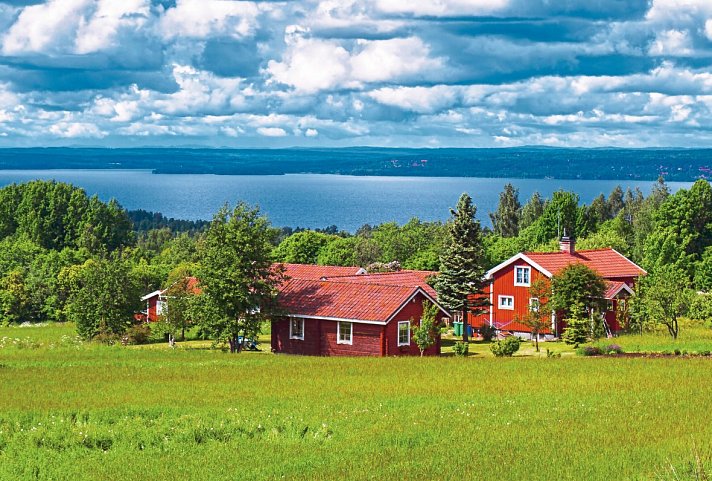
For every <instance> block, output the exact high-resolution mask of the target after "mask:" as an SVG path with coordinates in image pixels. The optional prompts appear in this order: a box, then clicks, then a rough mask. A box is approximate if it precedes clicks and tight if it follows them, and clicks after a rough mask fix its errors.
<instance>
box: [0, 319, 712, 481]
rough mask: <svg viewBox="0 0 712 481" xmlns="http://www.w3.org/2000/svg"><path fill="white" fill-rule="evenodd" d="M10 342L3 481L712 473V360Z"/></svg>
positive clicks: (60, 330) (6, 334)
mask: <svg viewBox="0 0 712 481" xmlns="http://www.w3.org/2000/svg"><path fill="white" fill-rule="evenodd" d="M632 338H633V336H631V337H630V339H632ZM0 339H4V340H3V341H2V342H1V343H0V346H2V347H0V480H8V481H9V480H26V479H27V480H30V479H33V480H34V479H36V480H50V479H51V480H96V479H101V480H134V479H135V480H139V479H140V480H144V479H145V480H159V479H161V480H162V479H181V480H218V479H220V480H223V479H230V480H239V479H304V480H307V479H308V480H312V479H316V480H334V479H349V480H366V479H386V478H398V479H414V480H415V479H423V480H425V479H428V480H429V479H448V480H449V479H453V480H462V479H475V480H476V479H482V480H509V479H512V480H515V479H516V480H525V479H526V480H544V479H547V480H549V479H556V480H565V479H586V480H599V479H600V480H604V479H606V480H609V479H621V480H657V479H695V478H694V474H693V473H692V472H691V470H690V466H691V463H693V462H694V460H695V456H696V454H697V453H699V454H700V455H701V456H702V457H703V458H704V459H708V458H707V456H708V455H709V454H710V453H711V452H712V444H711V440H712V423H710V422H709V413H710V412H712V389H710V386H712V359H710V358H685V357H677V358H658V359H645V358H614V357H610V356H609V357H602V358H585V357H578V356H574V355H562V357H560V358H546V357H533V356H519V357H515V358H511V359H495V358H492V357H490V356H487V355H486V351H485V349H484V348H481V347H480V346H479V345H478V346H476V347H475V348H474V349H473V351H474V353H473V355H472V356H471V357H469V358H456V357H449V356H445V357H441V358H384V359H375V358H373V359H363V358H361V359H359V358H308V357H297V356H284V355H280V356H278V355H272V354H270V353H268V352H264V351H263V352H257V353H252V352H245V353H242V354H238V355H230V354H227V353H224V352H222V351H220V350H214V349H207V348H206V347H207V346H206V344H205V343H200V342H190V343H186V344H184V345H182V347H179V348H178V349H175V350H170V349H167V348H165V347H164V346H163V345H152V346H148V347H120V346H112V347H107V346H100V345H89V344H86V343H81V342H79V341H77V340H76V339H75V338H74V332H73V327H72V326H71V325H66V326H62V325H49V326H45V327H26V328H19V327H14V328H0ZM16 339H19V341H15V340H16ZM641 339H642V340H641ZM646 339H647V340H646ZM655 339H657V338H655V335H650V336H647V337H646V336H642V337H640V336H639V339H637V340H636V342H638V343H641V342H644V343H647V344H646V345H650V346H652V345H653V344H654V343H655V342H662V341H661V340H655ZM628 340H629V339H628V338H625V339H624V338H619V339H618V340H617V342H618V343H619V344H623V343H625V342H628ZM630 342H633V341H630ZM680 342H682V343H684V342H694V343H700V342H702V343H706V342H708V340H703V341H700V340H699V339H696V340H691V339H690V340H687V341H686V340H685V339H682V340H681V341H680ZM709 342H710V343H712V340H710V341H709ZM557 346H561V345H560V344H557ZM543 347H544V348H546V344H544V345H543ZM668 348H669V347H668ZM527 349H528V347H527ZM562 349H563V348H562ZM525 353H526V351H525V350H523V351H522V354H525ZM565 353H566V352H565ZM709 467H710V466H709V465H708V469H709ZM673 469H674V472H673Z"/></svg>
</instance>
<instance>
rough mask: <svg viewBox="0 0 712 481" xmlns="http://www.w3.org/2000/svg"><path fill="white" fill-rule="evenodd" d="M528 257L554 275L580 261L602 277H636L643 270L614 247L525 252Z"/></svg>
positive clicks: (641, 273) (643, 272)
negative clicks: (574, 250)
mask: <svg viewBox="0 0 712 481" xmlns="http://www.w3.org/2000/svg"><path fill="white" fill-rule="evenodd" d="M524 255H526V256H527V257H528V258H529V259H531V260H532V261H534V262H536V263H537V264H539V265H540V266H541V267H543V268H544V269H546V270H547V271H549V272H550V273H551V274H552V275H555V274H556V273H557V272H559V271H560V270H561V269H563V268H564V267H566V266H568V265H570V264H575V263H577V262H580V263H582V264H585V265H586V266H588V267H590V268H591V269H593V270H595V271H597V272H598V273H599V274H600V275H601V276H602V277H604V278H609V279H610V278H619V277H638V276H641V275H644V274H645V271H644V270H643V269H641V268H640V267H638V266H637V265H635V264H634V263H633V262H632V261H630V260H629V259H628V258H627V257H625V256H624V255H623V254H621V253H619V252H617V251H616V250H614V249H610V248H608V249H595V250H584V251H576V252H574V253H573V254H569V253H568V252H525V253H524Z"/></svg>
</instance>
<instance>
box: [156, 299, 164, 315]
mask: <svg viewBox="0 0 712 481" xmlns="http://www.w3.org/2000/svg"><path fill="white" fill-rule="evenodd" d="M165 311H166V301H156V315H157V316H162V315H163V314H164V313H165Z"/></svg>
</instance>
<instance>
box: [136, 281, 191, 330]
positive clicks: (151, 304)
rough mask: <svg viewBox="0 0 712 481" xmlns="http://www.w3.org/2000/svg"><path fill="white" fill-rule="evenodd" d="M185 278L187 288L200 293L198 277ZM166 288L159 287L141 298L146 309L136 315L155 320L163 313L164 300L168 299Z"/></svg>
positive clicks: (144, 319)
mask: <svg viewBox="0 0 712 481" xmlns="http://www.w3.org/2000/svg"><path fill="white" fill-rule="evenodd" d="M186 280H187V281H188V286H187V287H188V290H190V291H191V292H193V293H194V294H200V287H199V286H198V279H196V278H195V277H187V278H186ZM167 290H168V289H161V290H158V291H153V292H151V293H150V294H146V295H145V296H143V297H142V298H141V301H143V302H145V303H146V310H145V311H141V314H139V315H138V316H140V317H141V319H142V320H143V321H146V322H156V321H157V320H158V316H160V315H161V314H163V310H164V309H165V308H166V302H167V301H168V296H166V291H167Z"/></svg>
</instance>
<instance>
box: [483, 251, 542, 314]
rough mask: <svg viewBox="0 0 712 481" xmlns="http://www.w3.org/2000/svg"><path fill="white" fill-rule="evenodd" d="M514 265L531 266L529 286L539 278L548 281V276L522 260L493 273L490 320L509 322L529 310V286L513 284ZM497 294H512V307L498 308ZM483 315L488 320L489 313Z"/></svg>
mask: <svg viewBox="0 0 712 481" xmlns="http://www.w3.org/2000/svg"><path fill="white" fill-rule="evenodd" d="M515 267H530V268H531V274H530V279H529V281H530V286H531V284H533V283H534V282H535V281H537V280H539V279H543V280H545V281H546V282H549V278H548V277H546V276H545V275H544V274H542V273H541V272H539V271H538V270H536V269H535V268H534V267H533V266H531V265H529V264H528V263H527V262H525V261H523V260H518V261H516V262H514V263H512V264H510V265H508V266H507V267H505V268H504V269H502V270H501V271H499V272H497V273H495V274H494V276H493V279H492V284H491V285H492V286H493V290H494V295H493V296H492V305H491V306H490V310H491V311H492V316H491V318H492V320H493V321H494V322H496V323H499V324H503V323H508V322H511V321H513V320H514V319H515V317H519V318H522V317H524V316H526V315H527V314H528V312H529V287H525V286H515V285H514V269H515ZM488 293H489V290H488ZM499 296H513V297H514V309H513V310H509V309H500V307H499ZM484 317H486V319H487V320H489V318H490V314H486V315H485V316H484Z"/></svg>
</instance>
